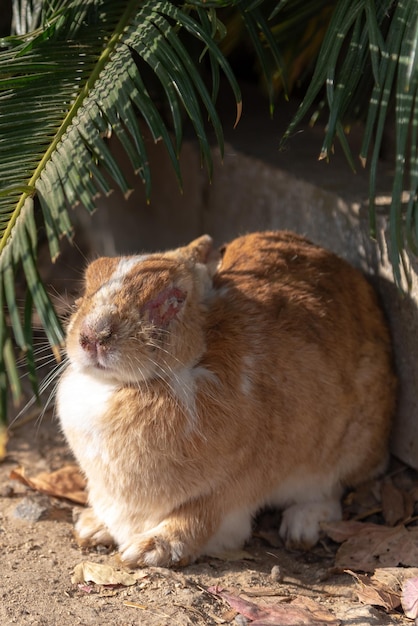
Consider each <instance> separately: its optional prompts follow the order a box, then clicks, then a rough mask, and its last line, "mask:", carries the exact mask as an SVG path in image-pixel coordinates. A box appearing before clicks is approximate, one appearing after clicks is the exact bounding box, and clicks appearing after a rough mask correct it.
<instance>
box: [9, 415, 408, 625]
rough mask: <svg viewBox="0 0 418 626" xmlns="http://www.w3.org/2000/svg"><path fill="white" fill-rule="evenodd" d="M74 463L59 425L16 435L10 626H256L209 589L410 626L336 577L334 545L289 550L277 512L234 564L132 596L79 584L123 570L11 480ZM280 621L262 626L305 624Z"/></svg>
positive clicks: (152, 580) (164, 580)
mask: <svg viewBox="0 0 418 626" xmlns="http://www.w3.org/2000/svg"><path fill="white" fill-rule="evenodd" d="M71 461H72V459H71V454H70V452H69V450H68V448H67V446H66V444H65V441H64V439H63V437H62V435H61V434H60V432H59V429H58V425H57V423H56V422H55V421H54V419H53V418H52V417H51V415H48V414H47V415H45V416H44V418H43V419H42V421H41V423H39V422H38V421H36V420H32V421H29V422H28V423H26V424H20V425H19V426H18V427H17V428H14V429H13V430H12V433H11V439H10V443H9V453H8V456H7V457H6V459H5V461H4V462H3V463H1V464H0V572H1V573H0V577H1V586H0V624H1V625H2V626H8V625H9V624H22V625H26V624H32V625H37V626H41V625H42V626H43V625H48V626H50V625H51V626H53V625H59V626H65V625H67V624H68V625H76V624H82V625H83V626H88V625H90V624H106V625H109V626H113V625H114V626H116V625H117V626H121V625H123V626H128V625H131V624H132V625H133V624H145V625H150V626H154V625H158V626H163V625H169V624H170V625H171V624H174V625H178V626H182V625H188V624H195V625H198V626H211V625H216V624H234V625H236V626H243V625H244V624H247V623H248V624H251V620H250V619H248V615H247V618H245V617H243V615H241V614H239V613H238V612H237V611H236V610H234V609H233V608H231V605H230V603H228V602H227V601H226V600H225V598H222V597H221V596H220V595H216V594H214V593H211V592H210V591H208V590H209V589H212V591H219V592H222V590H224V591H227V592H229V593H231V594H233V596H234V597H238V598H244V599H247V600H248V601H250V602H252V603H254V605H255V606H256V608H257V607H258V608H257V610H258V611H260V607H271V606H276V607H277V606H278V605H279V606H280V607H281V609H280V610H283V607H289V610H290V609H292V607H294V606H304V603H305V602H308V603H309V602H311V604H308V609H309V611H310V615H311V616H312V617H311V618H309V619H308V621H304V622H303V623H305V624H326V623H334V624H337V623H341V624H344V625H345V624H346V625H347V626H349V625H350V626H361V625H362V624H364V625H366V624H367V625H372V624H383V625H385V624H407V623H411V622H410V621H409V620H406V618H405V617H403V616H401V615H400V614H399V613H397V612H396V611H394V612H392V613H391V614H388V613H386V612H385V611H383V610H382V609H378V608H374V607H371V606H368V605H363V604H361V603H360V602H359V601H358V600H357V598H356V589H357V583H356V582H355V581H354V580H353V578H352V577H351V576H349V575H348V574H344V573H338V572H336V571H335V569H333V566H334V556H335V550H336V545H335V544H333V543H332V542H331V541H329V540H327V541H324V542H322V544H321V545H320V546H318V547H317V548H316V549H315V550H314V551H312V552H309V553H300V552H290V551H287V550H285V549H284V548H283V546H281V545H280V542H279V540H278V539H277V533H276V530H275V529H276V528H277V523H278V514H277V513H273V512H269V513H266V514H264V515H263V516H261V517H260V519H259V520H258V524H257V526H256V527H255V530H254V536H253V538H252V540H251V542H250V544H249V545H248V546H246V547H245V552H244V553H237V554H235V555H233V557H234V559H236V560H231V559H229V560H221V559H215V558H205V559H203V560H202V561H200V562H199V563H196V564H194V565H192V566H189V567H186V568H185V569H182V570H180V569H179V570H166V569H163V568H151V569H143V570H140V571H137V572H136V576H137V580H136V582H135V584H133V585H131V586H129V587H125V586H119V587H108V586H101V585H94V584H85V585H80V584H76V583H72V582H71V576H72V572H73V570H74V568H75V566H76V565H77V564H79V563H81V562H82V561H86V560H88V561H92V562H95V563H102V564H107V565H111V566H113V567H115V568H119V564H118V561H117V555H116V554H114V553H112V552H108V551H106V550H103V549H102V550H100V549H96V550H93V551H90V552H83V551H82V550H81V549H80V548H79V547H78V546H77V545H76V543H75V542H74V540H73V536H72V519H73V515H74V514H75V513H76V512H77V510H78V509H79V507H77V506H74V505H73V504H71V503H70V502H67V501H65V500H59V499H57V498H53V497H49V496H45V495H43V494H39V493H36V492H33V491H31V490H30V489H28V488H27V487H25V486H24V485H22V484H20V483H19V482H17V481H16V480H10V478H9V475H10V472H11V470H12V469H14V468H16V467H17V466H23V467H25V468H26V470H27V473H28V474H30V475H35V474H37V473H39V472H41V471H53V470H56V469H59V468H60V467H62V466H63V465H65V464H66V463H68V462H71ZM37 518H39V519H38V520H37V521H34V520H35V519H37ZM312 602H314V603H316V604H315V605H313V604H312ZM295 603H296V605H295ZM318 605H319V607H320V608H321V607H322V608H323V609H324V614H323V615H322V614H321V613H318V615H317V616H316V617H315V613H314V612H313V609H312V606H318ZM271 619H273V618H271ZM277 620H278V618H277V617H276V621H270V622H266V621H258V622H256V623H257V624H266V623H270V624H297V623H302V622H300V621H299V620H298V619H296V618H295V617H292V616H291V611H290V613H289V616H288V618H283V617H282V618H280V620H279V621H277ZM283 620H290V621H283ZM295 620H296V621H295ZM318 620H319V621H318Z"/></svg>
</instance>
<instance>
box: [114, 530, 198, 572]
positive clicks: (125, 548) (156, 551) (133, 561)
mask: <svg viewBox="0 0 418 626" xmlns="http://www.w3.org/2000/svg"><path fill="white" fill-rule="evenodd" d="M155 531H156V532H155V533H153V531H150V532H147V533H143V534H141V535H137V536H136V537H134V538H133V540H132V541H130V542H127V543H125V544H123V545H122V546H120V556H121V559H122V561H123V563H125V564H126V565H128V566H129V567H141V566H144V565H148V566H159V567H170V566H171V565H178V566H184V565H187V564H188V563H190V561H191V560H192V558H191V555H190V552H189V551H188V550H187V547H186V545H185V544H184V543H183V542H182V541H180V540H179V539H176V538H174V537H169V536H167V535H165V534H164V533H161V532H160V533H159V532H158V531H157V529H155Z"/></svg>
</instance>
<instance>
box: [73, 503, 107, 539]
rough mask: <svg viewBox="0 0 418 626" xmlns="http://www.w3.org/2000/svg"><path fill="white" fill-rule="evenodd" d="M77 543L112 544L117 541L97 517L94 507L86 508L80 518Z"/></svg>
mask: <svg viewBox="0 0 418 626" xmlns="http://www.w3.org/2000/svg"><path fill="white" fill-rule="evenodd" d="M74 532H75V537H76V541H77V543H78V544H79V545H80V546H82V547H85V546H97V545H104V546H111V545H113V544H114V543H115V542H114V540H113V537H112V536H111V534H110V533H109V531H108V529H107V528H106V526H105V525H104V524H103V523H102V522H101V521H100V520H99V519H98V518H97V517H96V515H95V513H94V511H93V509H91V508H89V509H85V510H84V511H82V513H81V515H80V517H79V518H78V520H77V522H76V524H75V528H74Z"/></svg>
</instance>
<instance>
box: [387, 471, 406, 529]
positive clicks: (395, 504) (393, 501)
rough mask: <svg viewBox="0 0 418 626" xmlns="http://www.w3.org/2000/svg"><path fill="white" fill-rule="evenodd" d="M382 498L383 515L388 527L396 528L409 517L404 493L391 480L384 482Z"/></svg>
mask: <svg viewBox="0 0 418 626" xmlns="http://www.w3.org/2000/svg"><path fill="white" fill-rule="evenodd" d="M381 498H382V513H383V517H384V518H385V522H386V524H388V526H395V524H398V523H399V522H400V521H402V520H404V519H406V518H407V517H408V515H407V514H406V511H405V499H404V496H403V493H402V491H401V490H400V489H398V488H397V487H395V485H394V484H393V482H392V481H391V480H390V479H386V480H384V481H382V487H381Z"/></svg>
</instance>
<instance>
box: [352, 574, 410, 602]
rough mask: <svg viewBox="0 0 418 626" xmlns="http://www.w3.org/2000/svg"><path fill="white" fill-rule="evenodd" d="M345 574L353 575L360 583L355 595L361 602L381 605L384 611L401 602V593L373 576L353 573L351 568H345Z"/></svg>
mask: <svg viewBox="0 0 418 626" xmlns="http://www.w3.org/2000/svg"><path fill="white" fill-rule="evenodd" d="M345 571H346V572H347V574H350V575H351V576H353V577H354V578H355V579H356V580H357V582H358V583H359V585H360V588H359V589H358V590H357V596H358V599H359V601H360V602H363V604H372V605H373V606H381V607H383V608H384V609H385V610H386V611H393V609H397V608H398V606H400V604H401V594H400V592H399V590H398V591H395V590H393V589H391V587H389V586H387V585H385V584H384V583H381V582H379V581H378V580H376V579H374V578H373V577H372V578H370V577H369V576H365V575H364V574H355V573H354V572H352V571H351V570H345Z"/></svg>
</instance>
